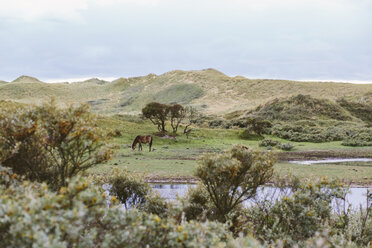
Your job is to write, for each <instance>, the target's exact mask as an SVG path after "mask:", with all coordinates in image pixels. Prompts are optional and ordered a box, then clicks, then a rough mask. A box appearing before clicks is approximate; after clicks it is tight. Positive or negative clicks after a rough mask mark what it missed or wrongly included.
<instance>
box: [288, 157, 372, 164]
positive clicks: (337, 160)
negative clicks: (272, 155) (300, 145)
mask: <svg viewBox="0 0 372 248" xmlns="http://www.w3.org/2000/svg"><path fill="white" fill-rule="evenodd" d="M348 162H372V159H370V158H328V159H322V160H300V161H289V163H292V164H305V165H311V164H337V163H348ZM371 165H372V164H371Z"/></svg>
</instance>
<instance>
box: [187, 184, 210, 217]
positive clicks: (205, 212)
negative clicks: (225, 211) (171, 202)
mask: <svg viewBox="0 0 372 248" xmlns="http://www.w3.org/2000/svg"><path fill="white" fill-rule="evenodd" d="M181 203H182V212H183V213H184V214H185V218H186V220H198V221H205V220H207V219H215V216H213V213H214V212H215V211H213V204H212V201H211V199H210V197H209V194H208V191H207V190H206V189H205V188H204V187H203V185H201V184H199V185H198V186H197V187H196V188H190V189H189V191H188V192H187V195H186V196H185V197H184V198H183V199H181Z"/></svg>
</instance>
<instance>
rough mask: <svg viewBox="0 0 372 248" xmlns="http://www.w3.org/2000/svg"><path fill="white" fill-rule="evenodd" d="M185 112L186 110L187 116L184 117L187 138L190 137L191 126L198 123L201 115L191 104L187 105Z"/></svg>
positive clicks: (184, 130) (184, 131)
mask: <svg viewBox="0 0 372 248" xmlns="http://www.w3.org/2000/svg"><path fill="white" fill-rule="evenodd" d="M184 112H185V117H184V125H185V127H184V129H183V133H184V134H186V136H187V138H189V135H190V133H191V131H192V129H191V128H190V126H191V125H193V124H195V123H196V121H197V120H198V119H199V117H200V115H199V112H198V111H197V110H196V108H194V107H191V106H188V107H186V108H185V110H184Z"/></svg>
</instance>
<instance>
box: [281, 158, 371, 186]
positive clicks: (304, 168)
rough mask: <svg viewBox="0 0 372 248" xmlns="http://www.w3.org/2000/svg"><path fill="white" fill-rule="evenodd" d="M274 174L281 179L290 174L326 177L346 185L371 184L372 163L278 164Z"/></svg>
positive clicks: (304, 176)
mask: <svg viewBox="0 0 372 248" xmlns="http://www.w3.org/2000/svg"><path fill="white" fill-rule="evenodd" d="M275 173H276V174H278V175H280V176H282V177H283V176H286V175H289V174H292V175H294V176H298V177H300V178H320V177H328V178H330V179H339V180H341V181H345V182H347V183H356V184H368V185H371V184H372V162H353V163H336V164H312V165H303V164H291V163H278V164H277V165H276V166H275Z"/></svg>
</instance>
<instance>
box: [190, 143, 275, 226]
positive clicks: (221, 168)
mask: <svg viewBox="0 0 372 248" xmlns="http://www.w3.org/2000/svg"><path fill="white" fill-rule="evenodd" d="M275 162H276V157H275V156H274V154H273V153H271V152H262V151H259V150H252V149H247V148H246V147H243V146H234V147H233V148H232V149H231V150H229V151H226V152H224V153H222V154H205V155H203V156H202V157H201V158H200V160H199V161H198V166H197V168H196V171H195V176H197V177H198V178H199V179H200V180H201V183H202V184H203V187H204V189H205V190H206V191H207V192H208V195H209V197H210V199H211V201H212V203H213V205H214V208H215V211H216V212H215V214H216V217H217V219H218V220H219V221H221V222H225V221H226V217H227V215H228V214H229V213H230V212H231V211H233V210H234V209H236V208H237V207H238V206H239V205H240V204H241V203H242V202H243V201H245V200H247V199H249V198H251V197H253V196H254V195H255V194H256V192H257V188H258V187H259V186H260V185H263V184H265V183H267V182H268V180H270V178H271V177H272V175H273V166H274V164H275Z"/></svg>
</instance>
